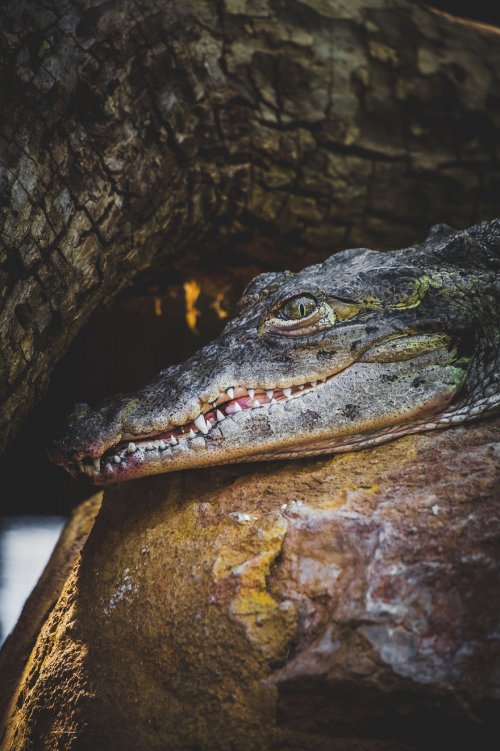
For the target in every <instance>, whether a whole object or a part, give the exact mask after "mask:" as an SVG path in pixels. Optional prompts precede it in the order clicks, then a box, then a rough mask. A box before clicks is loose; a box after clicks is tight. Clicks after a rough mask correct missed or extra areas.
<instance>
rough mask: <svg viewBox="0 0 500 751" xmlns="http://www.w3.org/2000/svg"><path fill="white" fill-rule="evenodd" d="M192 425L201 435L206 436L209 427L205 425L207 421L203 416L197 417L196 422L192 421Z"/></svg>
mask: <svg viewBox="0 0 500 751" xmlns="http://www.w3.org/2000/svg"><path fill="white" fill-rule="evenodd" d="M194 424H195V425H196V427H197V428H198V430H201V432H202V433H203V435H206V434H207V433H208V430H209V427H208V425H207V421H206V420H205V417H204V416H203V415H198V417H197V418H196V420H195V421H194Z"/></svg>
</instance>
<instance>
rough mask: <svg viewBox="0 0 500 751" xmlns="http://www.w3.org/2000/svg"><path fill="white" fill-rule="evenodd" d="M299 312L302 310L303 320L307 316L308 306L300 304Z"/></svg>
mask: <svg viewBox="0 0 500 751" xmlns="http://www.w3.org/2000/svg"><path fill="white" fill-rule="evenodd" d="M299 310H300V316H301V318H304V316H305V314H306V306H305V305H304V303H303V302H301V303H300V305H299Z"/></svg>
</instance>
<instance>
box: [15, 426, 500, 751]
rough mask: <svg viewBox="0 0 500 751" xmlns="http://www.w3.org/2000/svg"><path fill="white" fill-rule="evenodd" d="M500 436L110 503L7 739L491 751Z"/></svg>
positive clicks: (181, 483)
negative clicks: (476, 750) (488, 750)
mask: <svg viewBox="0 0 500 751" xmlns="http://www.w3.org/2000/svg"><path fill="white" fill-rule="evenodd" d="M499 436H500V423H499V422H498V421H497V422H490V423H484V424H482V425H476V426H474V427H469V428H456V429H452V430H448V431H444V432H442V433H434V434H428V435H420V436H413V437H407V438H404V439H402V440H399V441H397V442H393V443H390V444H386V445H385V446H380V447H379V448H377V449H371V450H366V451H362V452H358V453H355V454H346V455H340V456H338V457H332V458H328V459H326V460H320V461H307V462H300V461H296V462H290V463H288V464H286V463H280V464H278V463H276V464H267V465H266V464H262V465H260V466H244V467H238V468H235V467H232V468H222V469H214V470H212V471H198V472H191V473H178V474H176V475H171V476H163V477H157V478H149V479H147V480H145V481H138V482H135V483H131V484H128V485H124V486H122V487H116V488H115V489H113V490H110V491H109V492H106V493H105V497H104V501H103V506H102V508H101V511H100V513H99V516H98V518H97V521H96V524H95V526H94V529H93V531H92V533H91V535H90V537H89V539H88V541H87V543H86V545H85V547H84V549H83V553H82V556H81V564H80V565H79V566H77V567H76V568H75V569H74V571H73V573H72V574H71V576H70V577H69V578H68V581H67V583H66V586H65V588H64V590H63V592H62V594H61V597H60V600H59V602H58V603H57V605H56V607H55V608H54V610H53V612H52V613H51V615H50V616H49V618H48V619H47V621H46V622H45V624H44V625H43V627H42V629H41V631H40V635H39V639H38V643H37V645H36V647H35V649H34V650H33V653H32V655H31V658H30V660H29V663H28V665H27V668H26V671H25V675H24V678H23V681H22V684H21V686H20V689H19V692H18V694H17V695H16V696H15V700H14V703H13V711H12V717H11V721H10V728H9V733H8V735H7V737H6V738H4V744H3V746H2V748H3V749H8V750H9V751H13V750H14V749H16V750H19V751H21V749H22V750H23V751H28V750H30V749H33V750H35V749H36V751H42V750H43V749H56V748H57V749H68V750H69V749H85V750H87V749H88V751H95V749H120V751H128V750H129V749H130V751H154V750H155V749H158V751H160V750H161V751H167V750H168V751H173V750H174V749H175V750H177V749H179V750H180V749H182V750H183V751H187V750H188V749H190V750H192V749H198V750H199V751H201V750H204V751H218V750H219V749H221V750H222V749H224V751H225V750H229V749H237V750H238V751H255V749H262V750H263V751H264V750H265V749H281V750H284V749H290V750H291V749H296V750H297V751H298V750H299V749H300V750H301V751H303V750H304V749H308V750H309V749H311V750H312V749H317V750H321V751H327V750H328V751H340V750H342V751H347V750H349V751H360V749H365V750H366V751H368V750H370V751H371V750H372V749H377V750H378V751H403V750H404V751H410V750H412V751H415V750H417V749H418V751H429V750H430V749H436V751H437V750H438V749H439V751H443V750H444V749H452V748H453V749H461V748H464V749H465V748H467V749H472V748H474V749H481V751H486V750H487V749H492V751H493V749H496V748H498V737H499V730H500V726H499V721H498V718H499V709H500V706H499V700H500V684H499V675H500V672H499V670H498V667H499V661H500V651H499V646H498V624H499V620H500V603H499V599H498V597H496V596H495V593H496V592H497V591H498V587H499V585H500V518H499V514H498V467H499V443H498V439H499Z"/></svg>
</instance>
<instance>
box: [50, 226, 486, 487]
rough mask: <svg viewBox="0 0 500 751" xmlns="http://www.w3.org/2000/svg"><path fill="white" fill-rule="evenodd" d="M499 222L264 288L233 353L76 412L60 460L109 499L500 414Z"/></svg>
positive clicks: (358, 257)
mask: <svg viewBox="0 0 500 751" xmlns="http://www.w3.org/2000/svg"><path fill="white" fill-rule="evenodd" d="M499 267H500V220H495V221H493V222H484V223H482V224H479V225H477V226H475V227H472V228H471V229H469V230H467V231H461V232H456V231H454V230H451V229H450V228H449V227H445V226H442V225H439V226H438V227H435V228H433V230H431V233H430V235H429V237H428V238H427V240H426V241H425V242H424V243H423V244H422V245H419V246H415V247H410V248H405V249H403V250H398V251H393V252H389V253H379V252H376V251H370V250H365V249H354V250H346V251H343V252H341V253H338V254H336V255H334V256H332V257H331V258H329V259H328V260H326V261H325V262H324V263H323V264H320V265H317V266H311V267H309V268H306V269H304V270H303V271H301V272H300V273H298V274H291V273H290V272H281V273H267V274H262V275H261V276H258V277H257V278H256V279H254V280H253V281H252V282H251V283H250V285H249V286H248V287H247V289H246V290H245V293H244V295H243V297H242V300H241V301H240V307H239V312H238V315H237V317H236V318H235V319H234V320H233V321H231V322H230V323H229V324H228V325H227V326H226V328H225V329H224V331H223V332H222V334H221V335H220V336H219V338H218V339H216V340H215V341H213V342H211V343H210V344H208V345H207V346H206V347H204V348H203V349H201V350H200V351H199V352H197V353H196V354H195V355H193V356H192V357H191V358H190V359H189V360H187V361H186V362H184V363H182V364H181V365H175V366H172V367H170V368H167V370H164V371H162V372H161V373H160V374H159V376H158V377H157V379H156V380H155V381H154V382H153V383H152V384H150V385H149V386H147V387H146V388H144V389H143V390H142V391H140V392H138V393H137V394H134V395H128V396H123V395H121V396H116V397H113V398H111V399H109V400H106V401H105V402H104V403H103V404H102V405H101V406H100V407H99V408H98V409H96V410H94V411H91V410H90V408H89V407H87V406H86V405H77V406H76V408H75V410H74V412H73V414H72V415H71V417H70V422H69V426H68V428H67V431H66V433H65V434H64V435H63V436H62V437H61V438H59V439H58V440H56V441H54V443H53V444H52V446H51V447H50V454H51V456H52V458H53V460H54V461H55V462H57V463H58V464H61V465H63V466H64V467H65V468H66V469H68V470H69V471H70V472H71V474H73V475H74V476H76V477H82V478H86V479H87V480H89V481H90V482H92V483H94V484H96V485H104V484H107V483H111V482H120V481H123V480H127V479H131V478H134V477H139V476H142V475H150V474H156V473H161V472H171V471H174V470H177V469H185V468H188V467H201V466H207V465H212V464H224V463H229V462H242V461H256V460H260V459H281V458H287V457H301V456H309V455H318V454H325V453H332V452H337V451H348V450H353V449H359V448H364V447H366V446H371V445H374V444H377V443H380V442H382V441H387V440H389V439H391V438H395V437H397V436H399V435H403V434H406V433H413V432H417V431H422V430H430V429H434V428H441V427H446V426H449V425H453V424H456V423H461V422H465V421H467V420H471V419H476V418H478V417H482V416H485V415H488V414H491V413H493V412H494V411H496V410H497V409H498V408H499V406H500V384H499V350H500V347H499V336H500V334H499V322H500V304H499V286H498V281H499V280H498V270H499Z"/></svg>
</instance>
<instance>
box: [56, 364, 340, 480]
mask: <svg viewBox="0 0 500 751" xmlns="http://www.w3.org/2000/svg"><path fill="white" fill-rule="evenodd" d="M335 375H337V374H335ZM334 377H335V376H330V377H328V378H325V379H323V380H318V381H309V382H306V383H303V384H298V385H292V386H289V387H286V386H285V387H282V388H266V389H264V388H259V387H257V388H248V389H247V388H245V387H242V386H236V387H234V386H233V387H229V388H228V389H226V390H225V391H222V392H219V396H218V397H217V399H216V400H214V401H213V402H212V403H211V404H207V405H206V408H205V409H204V410H203V409H202V411H201V412H200V414H199V415H198V417H196V418H195V419H194V420H192V421H189V422H187V423H185V424H184V425H181V426H176V425H169V426H167V427H166V428H165V430H164V431H161V432H155V433H150V434H144V435H141V436H136V435H132V434H130V435H126V436H122V438H121V440H120V441H119V442H117V443H116V444H115V445H114V446H112V447H111V448H109V449H107V450H106V451H105V452H104V453H103V454H102V455H101V456H97V457H96V456H90V455H88V456H83V457H82V458H81V459H79V460H78V461H74V462H67V463H65V465H64V466H65V468H66V469H67V470H68V471H69V472H70V473H71V474H72V475H74V476H77V477H78V476H82V475H83V476H85V477H86V479H87V480H88V481H90V482H91V483H95V484H97V485H103V484H108V483H113V482H120V481H122V480H125V479H128V478H129V477H135V476H141V475H143V474H150V470H149V465H150V464H151V463H152V462H151V460H154V461H153V463H155V464H158V463H160V464H161V465H162V467H163V468H162V469H161V470H156V472H158V471H162V472H167V471H169V467H168V464H169V463H170V462H172V461H173V460H175V459H176V458H177V457H179V456H180V455H182V454H184V453H185V452H186V451H195V452H199V451H200V450H203V449H204V448H206V441H207V440H208V441H210V440H211V439H212V437H213V435H214V432H215V431H216V429H217V428H218V427H219V426H220V425H221V423H222V422H223V421H225V420H226V419H232V420H237V419H238V415H239V414H240V413H243V412H248V411H249V410H251V411H254V410H266V411H268V410H270V409H271V408H272V407H273V406H274V405H276V404H284V403H287V402H289V401H291V400H293V399H296V398H298V397H301V396H304V395H305V394H308V393H311V392H313V391H316V390H318V389H320V388H321V387H323V386H324V385H325V383H326V382H327V381H329V380H330V379H331V378H334ZM267 458H272V456H268V457H267ZM214 463H216V462H214ZM175 464H176V463H175V461H173V465H175ZM176 468H177V467H176V466H172V470H175V469H176Z"/></svg>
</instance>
